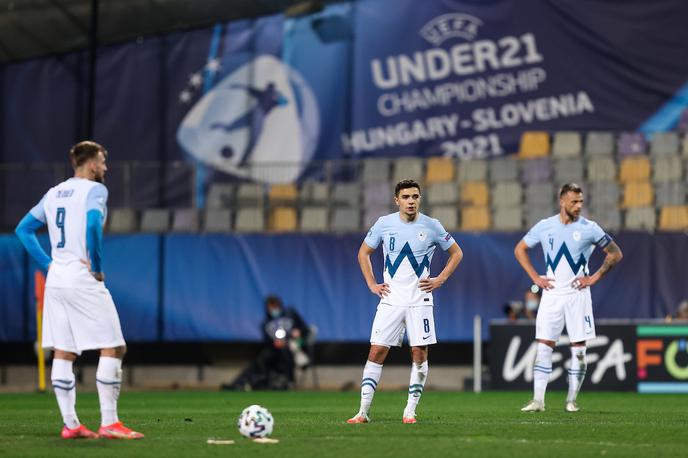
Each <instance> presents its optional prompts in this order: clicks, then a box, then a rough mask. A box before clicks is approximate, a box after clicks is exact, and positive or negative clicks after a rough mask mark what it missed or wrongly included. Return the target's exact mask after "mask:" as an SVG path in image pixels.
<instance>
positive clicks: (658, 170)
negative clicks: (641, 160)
mask: <svg viewBox="0 0 688 458" xmlns="http://www.w3.org/2000/svg"><path fill="white" fill-rule="evenodd" d="M682 178H683V162H682V161H681V158H680V157H679V156H678V155H676V154H673V155H664V156H659V157H655V158H654V160H653V164H652V179H653V181H654V182H655V183H663V182H666V181H678V180H681V179H682Z"/></svg>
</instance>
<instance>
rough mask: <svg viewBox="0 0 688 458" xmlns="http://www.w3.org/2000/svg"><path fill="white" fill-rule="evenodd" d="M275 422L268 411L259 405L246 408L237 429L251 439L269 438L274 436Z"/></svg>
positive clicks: (238, 421) (240, 416)
mask: <svg viewBox="0 0 688 458" xmlns="http://www.w3.org/2000/svg"><path fill="white" fill-rule="evenodd" d="M274 425H275V420H274V419H273V418H272V414H271V413H270V411H269V410H268V409H266V408H265V407H263V406H259V405H258V404H253V405H250V406H248V407H246V408H245V409H244V410H243V411H242V412H241V415H239V420H237V427H238V428H239V432H240V433H241V435H242V436H245V437H248V438H249V439H258V438H263V437H268V436H270V434H272V428H273V426H274Z"/></svg>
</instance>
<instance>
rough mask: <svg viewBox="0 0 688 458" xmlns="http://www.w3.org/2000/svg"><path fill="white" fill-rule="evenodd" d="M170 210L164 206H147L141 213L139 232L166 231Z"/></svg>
mask: <svg viewBox="0 0 688 458" xmlns="http://www.w3.org/2000/svg"><path fill="white" fill-rule="evenodd" d="M169 225H170V212H169V210H167V209H164V208H149V209H147V210H144V211H143V212H142V213H141V232H158V233H160V232H167V230H168V229H169Z"/></svg>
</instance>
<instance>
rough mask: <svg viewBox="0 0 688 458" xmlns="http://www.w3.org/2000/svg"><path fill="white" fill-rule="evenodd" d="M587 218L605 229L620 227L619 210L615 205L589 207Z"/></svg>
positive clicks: (617, 228) (610, 229)
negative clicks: (596, 207)
mask: <svg viewBox="0 0 688 458" xmlns="http://www.w3.org/2000/svg"><path fill="white" fill-rule="evenodd" d="M588 218H589V219H591V220H593V221H595V222H596V223H597V224H599V225H600V226H601V227H602V229H604V230H605V231H618V230H619V229H621V211H620V210H619V207H617V206H613V207H603V208H598V209H590V213H589V214H588Z"/></svg>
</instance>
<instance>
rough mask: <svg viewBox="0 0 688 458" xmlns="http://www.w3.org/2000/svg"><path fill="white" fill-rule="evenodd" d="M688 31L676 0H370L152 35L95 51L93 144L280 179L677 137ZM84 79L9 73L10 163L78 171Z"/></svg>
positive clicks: (30, 66)
mask: <svg viewBox="0 0 688 458" xmlns="http://www.w3.org/2000/svg"><path fill="white" fill-rule="evenodd" d="M686 17H688V2H681V1H676V0H654V1H652V2H648V1H644V0H629V1H624V2H619V1H611V0H599V1H580V0H488V1H475V0H424V1H423V2H418V1H417V0H361V1H358V2H352V3H346V2H343V3H340V4H335V5H329V6H327V7H326V8H325V9H324V10H323V11H321V12H319V13H316V14H312V15H307V16H302V17H298V18H286V17H282V16H270V17H263V18H258V19H254V20H244V21H237V22H231V23H223V24H217V25H216V26H215V27H212V28H208V29H202V30H195V31H188V32H184V33H173V34H168V35H164V36H159V37H152V38H146V39H141V40H138V41H136V42H130V43H124V44H120V45H113V46H109V47H104V48H102V49H101V50H100V52H99V56H98V68H97V78H98V81H97V86H96V87H97V98H96V119H95V133H96V135H95V140H97V141H100V142H102V143H103V144H105V145H106V146H107V147H108V148H109V150H110V153H111V160H113V161H116V160H160V161H169V160H180V159H181V160H188V161H190V162H194V163H199V164H202V165H204V166H207V167H208V168H209V170H210V172H213V171H219V172H224V173H228V174H230V175H233V176H236V177H240V178H251V179H254V180H259V181H268V182H276V181H292V180H294V179H297V178H299V177H300V176H302V174H303V172H304V170H305V169H304V167H303V166H299V167H296V168H294V169H293V170H291V171H289V172H283V173H278V174H267V173H266V172H256V171H255V170H250V167H249V165H253V166H258V165H261V164H262V165H265V164H269V163H272V162H303V163H308V162H309V161H312V160H318V159H327V158H333V157H350V156H359V155H363V156H371V155H394V156H397V155H411V154H413V155H436V154H443V155H449V156H459V157H462V158H463V157H487V156H492V155H500V154H505V153H511V152H514V151H515V150H516V148H517V147H518V139H519V138H520V134H521V132H523V131H524V130H538V129H544V130H550V131H554V130H603V129H608V130H615V131H619V130H636V129H641V130H644V129H648V128H652V129H654V130H666V129H670V128H672V127H673V126H674V125H675V124H676V121H677V119H678V114H679V111H676V110H673V111H672V110H667V109H666V108H667V106H669V104H670V102H672V101H673V102H674V103H675V104H677V106H678V107H679V108H680V107H682V106H685V105H686V99H685V97H683V98H681V94H684V93H685V91H686V90H687V89H686V86H685V85H686V83H687V82H688V59H686V58H685V56H686V55H688V28H686V27H685V18H686ZM86 69H87V59H85V58H84V54H83V53H72V54H68V55H64V56H58V57H49V58H44V59H38V60H32V61H28V62H17V63H12V64H7V65H4V66H2V67H0V99H1V100H3V103H2V106H1V107H0V110H2V113H1V114H0V123H1V124H2V125H1V126H0V131H2V132H3V133H4V134H3V136H2V141H0V159H1V160H3V161H5V162H28V161H35V160H60V161H63V160H64V159H65V154H66V151H67V150H68V148H69V146H71V144H73V143H74V142H75V141H76V140H78V139H81V138H82V136H83V135H84V134H85V128H84V126H85V122H86V120H85V115H84V113H85V106H86V98H85V97H86V89H85V88H86V83H87V79H86V78H85V75H86V74H87V73H86ZM672 106H674V105H672ZM276 145H277V146H278V147H276ZM212 175H213V174H212V173H209V174H208V175H207V177H208V179H212V178H213V176H212Z"/></svg>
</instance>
